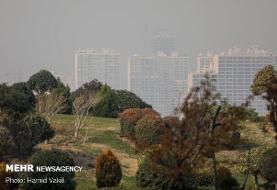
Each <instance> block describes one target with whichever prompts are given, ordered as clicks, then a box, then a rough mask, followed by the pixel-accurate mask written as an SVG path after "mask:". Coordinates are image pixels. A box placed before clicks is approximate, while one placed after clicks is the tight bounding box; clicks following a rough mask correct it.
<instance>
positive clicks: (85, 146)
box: [41, 115, 274, 190]
mask: <svg viewBox="0 0 277 190" xmlns="http://www.w3.org/2000/svg"><path fill="white" fill-rule="evenodd" d="M73 122H74V117H73V116H72V115H57V116H56V117H55V119H54V122H53V127H54V129H55V131H56V137H55V138H54V139H53V140H52V141H53V144H55V143H56V144H58V143H57V141H59V146H58V147H59V148H63V149H68V150H72V151H74V152H75V151H80V152H82V153H83V154H86V155H88V156H89V158H90V157H91V159H90V160H88V161H83V164H84V165H92V166H88V167H86V169H85V170H84V171H82V172H81V173H76V177H75V180H76V183H77V190H92V189H95V190H96V189H97V187H96V183H95V177H94V166H93V165H94V162H95V157H96V156H97V154H98V153H99V152H100V150H101V149H102V148H108V149H112V150H113V151H114V152H115V154H116V155H118V156H121V157H119V159H120V162H121V164H122V168H123V171H124V172H123V174H124V176H123V179H122V180H121V183H120V186H119V187H115V188H108V189H109V190H119V189H121V190H141V188H139V187H137V186H136V180H135V169H134V168H135V165H134V167H133V168H132V166H133V165H132V163H131V164H130V163H129V165H127V166H126V163H125V162H126V160H128V159H129V161H130V160H131V159H132V161H134V160H136V159H137V157H138V155H137V153H136V151H135V149H134V148H133V147H132V146H131V145H130V144H129V143H128V142H127V141H126V140H123V139H122V138H121V137H120V125H119V121H118V119H111V118H101V117H88V119H87V122H86V126H87V127H88V138H87V140H86V142H85V143H83V138H84V135H85V129H82V130H81V132H80V138H79V139H78V141H73V142H69V143H66V142H63V141H66V139H73V137H72V136H73V134H74V126H73ZM241 136H242V137H243V138H245V139H247V140H246V142H245V144H255V145H256V146H260V145H261V144H264V143H266V144H271V143H274V140H273V135H272V134H271V133H268V134H264V133H262V132H261V130H260V128H259V126H258V124H253V123H250V122H246V123H245V124H244V127H243V129H242V130H241ZM59 138H60V139H59ZM41 146H42V148H43V147H44V146H45V145H41ZM245 151H246V150H239V151H238V150H234V151H225V152H223V153H219V154H218V155H217V160H218V163H221V164H220V165H223V166H226V167H228V168H230V169H231V171H232V173H233V176H234V177H235V178H236V179H237V180H238V182H239V183H240V184H242V182H243V178H244V175H243V174H241V173H240V172H239V171H237V169H236V167H237V165H239V164H240V163H239V161H238V158H239V156H240V154H242V153H243V152H245ZM132 169H133V170H132ZM129 171H130V172H129ZM130 173H131V174H130ZM127 174H128V175H127ZM253 188H254V179H253V177H252V176H250V177H249V180H248V183H247V188H246V189H253ZM102 190H107V189H105V188H102Z"/></svg>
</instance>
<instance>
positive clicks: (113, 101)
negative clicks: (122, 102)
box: [93, 84, 118, 117]
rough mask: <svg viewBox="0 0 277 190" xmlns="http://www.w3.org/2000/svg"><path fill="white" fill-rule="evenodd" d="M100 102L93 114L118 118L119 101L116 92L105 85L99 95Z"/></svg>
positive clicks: (94, 108)
mask: <svg viewBox="0 0 277 190" xmlns="http://www.w3.org/2000/svg"><path fill="white" fill-rule="evenodd" d="M97 97H98V98H99V101H98V103H97V104H95V106H94V107H93V114H94V115H95V116H100V117H117V116H118V99H117V97H116V94H115V92H114V91H113V90H112V89H111V88H110V87H109V86H108V85H106V84H105V85H103V86H102V88H101V90H100V91H99V92H98V93H97Z"/></svg>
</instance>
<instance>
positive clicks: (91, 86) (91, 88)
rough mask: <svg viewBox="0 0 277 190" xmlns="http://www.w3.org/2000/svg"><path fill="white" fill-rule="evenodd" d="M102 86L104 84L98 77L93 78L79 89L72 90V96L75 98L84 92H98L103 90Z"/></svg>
mask: <svg viewBox="0 0 277 190" xmlns="http://www.w3.org/2000/svg"><path fill="white" fill-rule="evenodd" d="M102 86H103V84H102V83H101V82H99V81H98V80H97V79H93V80H92V81H90V82H86V83H85V84H83V85H82V86H81V87H79V88H78V89H77V90H75V91H74V92H72V98H73V100H74V99H75V97H79V96H81V95H84V94H96V93H97V92H99V91H100V90H101V88H102Z"/></svg>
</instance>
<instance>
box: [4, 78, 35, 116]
mask: <svg viewBox="0 0 277 190" xmlns="http://www.w3.org/2000/svg"><path fill="white" fill-rule="evenodd" d="M34 102H35V100H34V96H33V94H32V92H31V91H30V90H29V89H28V88H27V87H26V84H25V83H17V84H14V85H12V86H7V85H6V84H0V111H5V112H7V113H8V114H15V113H24V112H28V111H30V110H32V109H33V106H34Z"/></svg>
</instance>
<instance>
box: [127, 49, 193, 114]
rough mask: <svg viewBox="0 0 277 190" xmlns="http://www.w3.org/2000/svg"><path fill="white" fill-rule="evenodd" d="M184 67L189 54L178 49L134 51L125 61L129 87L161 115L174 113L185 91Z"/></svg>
mask: <svg viewBox="0 0 277 190" xmlns="http://www.w3.org/2000/svg"><path fill="white" fill-rule="evenodd" d="M187 70H188V57H186V56H178V54H177V53H172V54H171V55H170V56H169V55H166V54H164V53H162V52H160V53H158V54H153V55H150V56H140V55H134V56H132V57H131V58H130V59H129V63H128V90H130V91H131V92H134V93H135V94H137V95H138V96H140V97H141V98H142V99H143V100H144V101H146V102H147V103H149V104H151V105H152V106H153V108H154V109H155V110H156V111H158V112H160V113H161V115H162V116H166V115H173V114H174V108H176V107H177V106H178V104H179V103H180V101H182V100H183V98H184V96H185V95H186V92H187Z"/></svg>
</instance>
